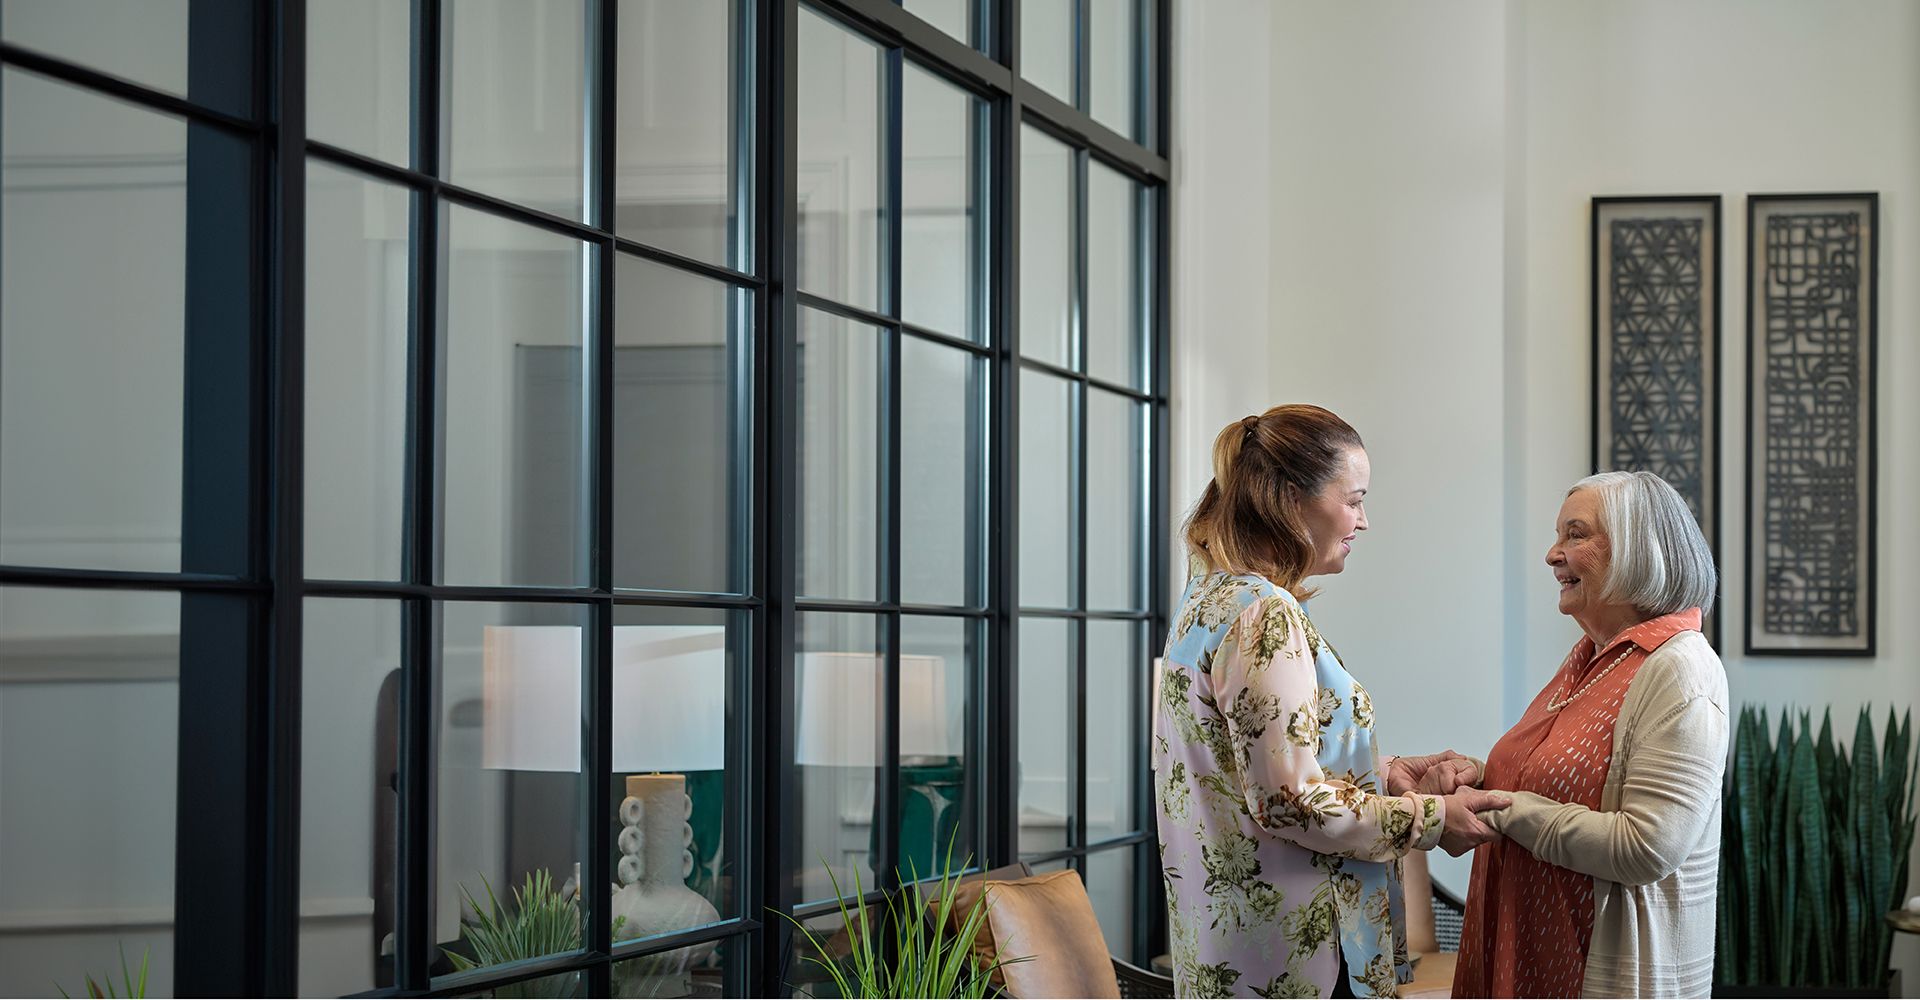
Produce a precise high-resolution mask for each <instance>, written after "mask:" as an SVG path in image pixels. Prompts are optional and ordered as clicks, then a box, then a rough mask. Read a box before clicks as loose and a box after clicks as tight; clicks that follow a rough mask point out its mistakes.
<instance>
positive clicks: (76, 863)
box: [0, 79, 364, 997]
mask: <svg viewBox="0 0 1920 1000" xmlns="http://www.w3.org/2000/svg"><path fill="white" fill-rule="evenodd" d="M12 82H13V81H12V80H11V79H9V80H8V83H9V85H11V83H12ZM9 223H11V219H9ZM0 650H4V652H3V653H0V677H4V679H5V681H6V682H7V683H6V684H5V689H6V690H5V695H4V697H0V802H4V803H5V804H6V807H5V808H4V809H0V912H4V913H6V914H7V919H8V922H9V925H10V928H9V929H10V931H11V932H10V933H7V934H3V935H0V995H6V996H47V995H50V994H51V993H52V992H53V991H54V989H55V988H56V987H58V988H60V989H62V990H65V991H66V992H67V993H68V994H70V995H73V996H85V995H86V987H85V984H84V982H83V981H82V977H84V976H87V975H92V976H94V978H96V979H99V980H101V981H103V982H104V981H106V977H107V976H108V975H109V974H114V975H115V978H116V979H117V978H118V977H117V973H118V971H119V969H120V964H119V963H120V954H121V953H122V952H123V951H124V953H125V954H126V956H127V961H128V963H129V964H130V965H136V966H137V965H138V963H139V962H140V960H141V958H142V956H146V957H147V959H148V960H149V963H150V965H149V969H148V980H147V995H148V996H162V997H164V996H171V995H172V991H173V935H172V931H171V927H170V926H169V925H170V924H171V923H172V921H173V915H174V888H175V887H174V823H175V816H176V813H175V803H176V788H177V785H178V781H177V774H178V770H179V769H178V764H177V761H176V748H177V747H178V746H179V744H180V734H179V704H180V681H179V677H180V598H179V597H178V596H177V595H175V594H167V593H151V592H145V591H132V590H110V591H88V590H42V589H34V588H23V587H9V588H6V589H4V590H0ZM362 836H364V834H363V835H362ZM76 914H96V915H101V916H105V915H110V914H137V915H139V919H138V921H137V923H135V924H133V925H130V926H116V925H112V924H107V925H104V926H76V924H75V923H74V916H75V915H76Z"/></svg>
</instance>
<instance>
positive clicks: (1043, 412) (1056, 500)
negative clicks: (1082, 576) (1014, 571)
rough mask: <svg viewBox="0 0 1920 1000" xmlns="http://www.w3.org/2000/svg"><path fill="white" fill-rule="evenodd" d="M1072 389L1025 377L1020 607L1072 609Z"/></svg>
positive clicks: (1041, 378) (1057, 380)
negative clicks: (1070, 542)
mask: <svg viewBox="0 0 1920 1000" xmlns="http://www.w3.org/2000/svg"><path fill="white" fill-rule="evenodd" d="M1072 428H1073V385H1072V383H1070V382H1068V381H1066V380H1065V379H1061V378H1056V377H1054V376H1052V375H1045V374H1042V373H1040V372H1032V371H1023V372H1021V373H1020V606H1021V607H1027V608H1066V607H1072V606H1073V603H1074V600H1073V597H1074V595H1073V578H1074V572H1073V560H1072V553H1073V548H1072V546H1071V545H1070V544H1068V543H1069V541H1070V539H1071V538H1072V537H1073V532H1074V528H1075V522H1076V521H1077V520H1078V518H1077V517H1076V515H1075V509H1074V502H1073V446H1072V442H1073V436H1072Z"/></svg>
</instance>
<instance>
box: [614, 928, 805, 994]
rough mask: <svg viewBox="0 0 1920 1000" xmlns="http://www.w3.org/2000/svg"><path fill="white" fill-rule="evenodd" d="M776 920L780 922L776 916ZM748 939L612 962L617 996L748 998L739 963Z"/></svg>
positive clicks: (711, 943) (728, 940) (726, 940)
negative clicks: (741, 950) (742, 949)
mask: <svg viewBox="0 0 1920 1000" xmlns="http://www.w3.org/2000/svg"><path fill="white" fill-rule="evenodd" d="M775 919H778V918H777V917H776V918H775ZM746 940H747V939H745V938H727V939H725V940H723V941H719V942H711V941H710V942H707V943H705V944H695V945H688V946H687V947H685V948H675V949H673V950H672V951H666V952H659V953H656V954H652V955H641V956H639V957H638V958H629V959H623V960H618V961H615V962H614V963H613V981H612V986H613V991H612V995H613V996H616V997H738V996H746V995H747V994H746V989H745V986H746V983H745V979H746V977H745V975H744V974H743V973H744V972H745V969H744V967H743V966H742V964H741V963H740V961H739V958H738V956H739V955H740V954H741V952H740V949H741V948H742V947H744V946H745V944H746Z"/></svg>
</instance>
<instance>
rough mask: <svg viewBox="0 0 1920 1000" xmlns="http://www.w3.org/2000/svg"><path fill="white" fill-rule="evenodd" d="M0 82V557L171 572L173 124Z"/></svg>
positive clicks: (75, 96)
mask: <svg viewBox="0 0 1920 1000" xmlns="http://www.w3.org/2000/svg"><path fill="white" fill-rule="evenodd" d="M19 9H20V8H19V7H18V6H16V5H14V4H8V5H7V6H6V10H7V12H8V14H9V16H11V15H12V13H13V12H14V11H16V10H19ZM96 13H97V12H96ZM116 33H117V32H116ZM162 37H164V35H163V36H162ZM0 81H3V82H0V152H3V154H4V155H3V156H0V190H3V191H4V194H3V195H0V199H4V200H3V201H0V562H7V563H15V564H25V565H38V566H64V567H72V568H79V569H114V570H146V571H153V572H173V571H177V570H179V569H180V510H181V506H180V496H181V485H182V474H181V461H182V431H181V427H182V425H183V423H184V421H185V409H184V403H183V391H184V384H185V381H184V380H185V357H186V263H185V261H186V244H187V236H186V227H187V221H186V215H187V199H186V191H187V187H186V181H187V132H186V128H185V126H183V125H182V124H181V123H180V122H179V121H176V120H174V119H171V118H164V117H161V116H159V115H154V114H149V113H147V112H145V111H140V110H137V109H135V108H133V107H131V106H130V105H126V104H121V103H119V102H117V101H111V100H107V99H104V98H100V97H94V96H92V95H90V94H88V93H86V92H84V91H81V90H76V89H74V88H71V87H68V86H66V85H64V84H58V83H54V82H52V81H49V80H47V79H45V78H42V77H37V76H31V75H28V74H25V73H18V72H14V71H12V70H8V71H6V72H5V73H4V74H0ZM44 982H45V981H42V985H39V986H36V987H34V988H35V989H44V988H45V986H44Z"/></svg>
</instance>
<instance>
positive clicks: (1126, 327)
mask: <svg viewBox="0 0 1920 1000" xmlns="http://www.w3.org/2000/svg"><path fill="white" fill-rule="evenodd" d="M1139 193H1140V187H1139V185H1137V184H1135V183H1134V182H1132V181H1130V180H1128V179H1127V178H1125V177H1123V176H1121V175H1120V174H1119V173H1118V172H1116V171H1114V170H1113V169H1111V168H1109V167H1104V166H1101V165H1100V164H1098V163H1094V164H1092V165H1091V166H1090V167H1089V168H1088V171H1087V374H1089V375H1092V376H1093V377H1094V378H1097V379H1103V380H1105V381H1108V382H1112V383H1115V384H1117V385H1124V386H1127V387H1129V388H1133V389H1141V388H1145V386H1146V377H1145V372H1146V365H1145V364H1143V363H1142V361H1143V359H1144V357H1145V356H1146V337H1145V336H1144V333H1145V326H1144V324H1142V323H1141V321H1140V319H1141V316H1142V313H1143V305H1142V301H1141V300H1142V296H1141V294H1140V289H1141V280H1140V253H1139V248H1140V224H1139V215H1140V211H1139Z"/></svg>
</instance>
